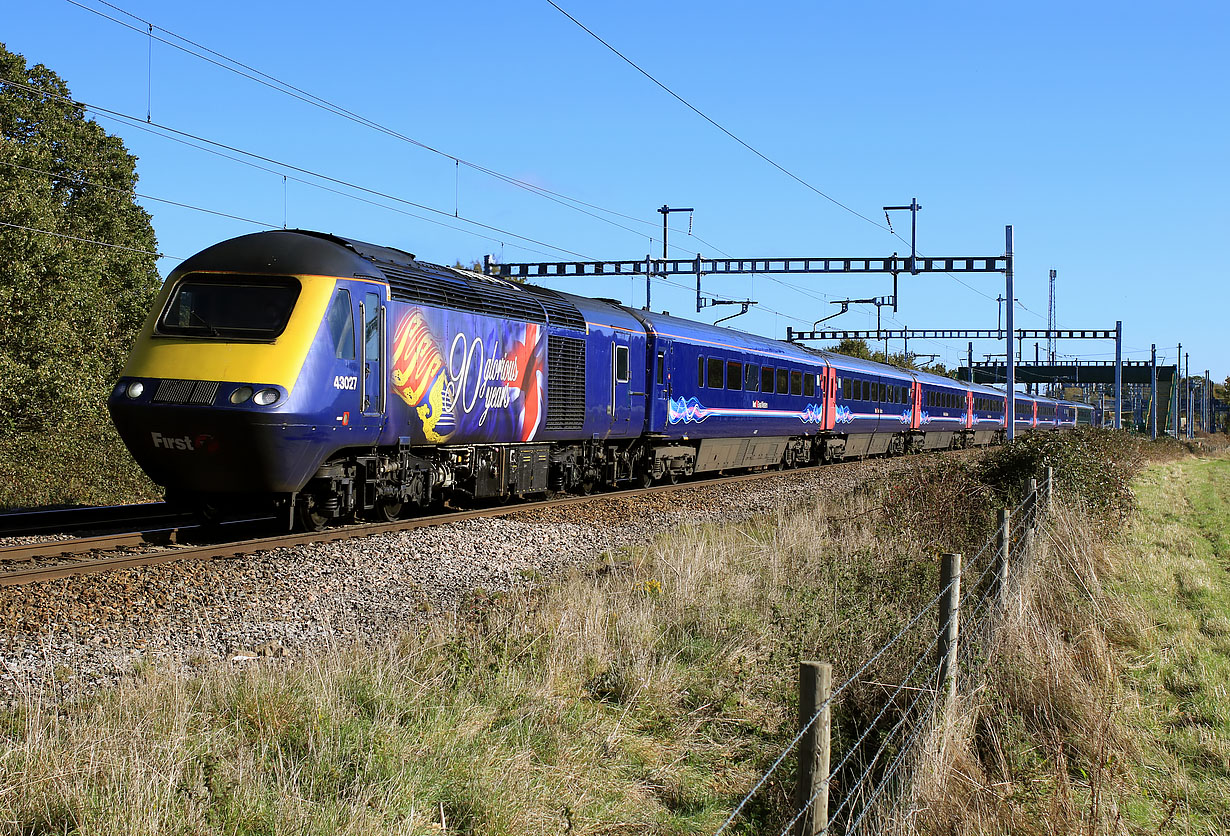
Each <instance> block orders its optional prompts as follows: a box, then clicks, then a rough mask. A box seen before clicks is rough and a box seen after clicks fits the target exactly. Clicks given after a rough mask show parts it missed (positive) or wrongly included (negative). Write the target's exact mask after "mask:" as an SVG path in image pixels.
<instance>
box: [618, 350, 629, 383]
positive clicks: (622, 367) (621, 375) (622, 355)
mask: <svg viewBox="0 0 1230 836" xmlns="http://www.w3.org/2000/svg"><path fill="white" fill-rule="evenodd" d="M615 382H616V383H627V382H628V346H626V345H617V346H615Z"/></svg>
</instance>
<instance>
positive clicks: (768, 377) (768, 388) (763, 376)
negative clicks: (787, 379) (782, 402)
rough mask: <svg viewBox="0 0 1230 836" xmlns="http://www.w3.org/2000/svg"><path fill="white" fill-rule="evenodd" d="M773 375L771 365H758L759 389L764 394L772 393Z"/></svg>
mask: <svg viewBox="0 0 1230 836" xmlns="http://www.w3.org/2000/svg"><path fill="white" fill-rule="evenodd" d="M773 375H774V369H773V367H772V366H761V367H760V391H761V392H764V393H765V394H766V395H772V394H773Z"/></svg>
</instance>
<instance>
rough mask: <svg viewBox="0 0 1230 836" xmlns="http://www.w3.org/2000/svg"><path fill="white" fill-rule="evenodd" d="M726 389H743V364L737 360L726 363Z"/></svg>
mask: <svg viewBox="0 0 1230 836" xmlns="http://www.w3.org/2000/svg"><path fill="white" fill-rule="evenodd" d="M726 388H727V389H734V390H735V391H741V390H742V389H743V364H742V363H740V362H739V361H738V360H727V361H726Z"/></svg>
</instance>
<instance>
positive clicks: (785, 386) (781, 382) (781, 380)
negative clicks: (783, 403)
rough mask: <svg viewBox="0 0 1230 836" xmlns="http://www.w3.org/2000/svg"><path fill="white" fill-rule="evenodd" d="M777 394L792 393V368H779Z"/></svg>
mask: <svg viewBox="0 0 1230 836" xmlns="http://www.w3.org/2000/svg"><path fill="white" fill-rule="evenodd" d="M777 394H779V395H788V394H790V369H778V370H777Z"/></svg>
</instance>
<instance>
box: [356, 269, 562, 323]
mask: <svg viewBox="0 0 1230 836" xmlns="http://www.w3.org/2000/svg"><path fill="white" fill-rule="evenodd" d="M379 266H380V269H381V270H383V271H384V274H385V275H386V276H388V279H389V295H390V296H392V297H393V298H394V299H400V300H402V301H404V302H414V303H416V304H419V305H430V306H431V307H435V308H448V309H450V310H455V311H470V312H471V313H479V314H486V315H487V316H495V317H499V318H500V319H519V320H521V321H523V322H540V323H543V324H546V321H547V315H546V312H545V311H544V310H543V307H542V305H540V304H539V303H538V300H537V299H535V298H533V297H532V296H530V295H529V294H526V293H523V292H521V291H520V290H516V289H513V288H511V287H508V286H507V285H506V284H505V283H504V282H502V281H490V282H484V281H479V280H476V279H470V278H469V277H468V276H466V275H465V274H462V273H456V272H453V271H451V270H448V269H447V268H443V267H436V266H435V265H427V264H425V263H422V262H420V264H419V267H420V269H419V270H414V271H411V270H406V269H405V268H402V267H397V266H396V265H393V264H386V263H382V264H380V265H379ZM428 267H431V268H434V269H427V268H428Z"/></svg>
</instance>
